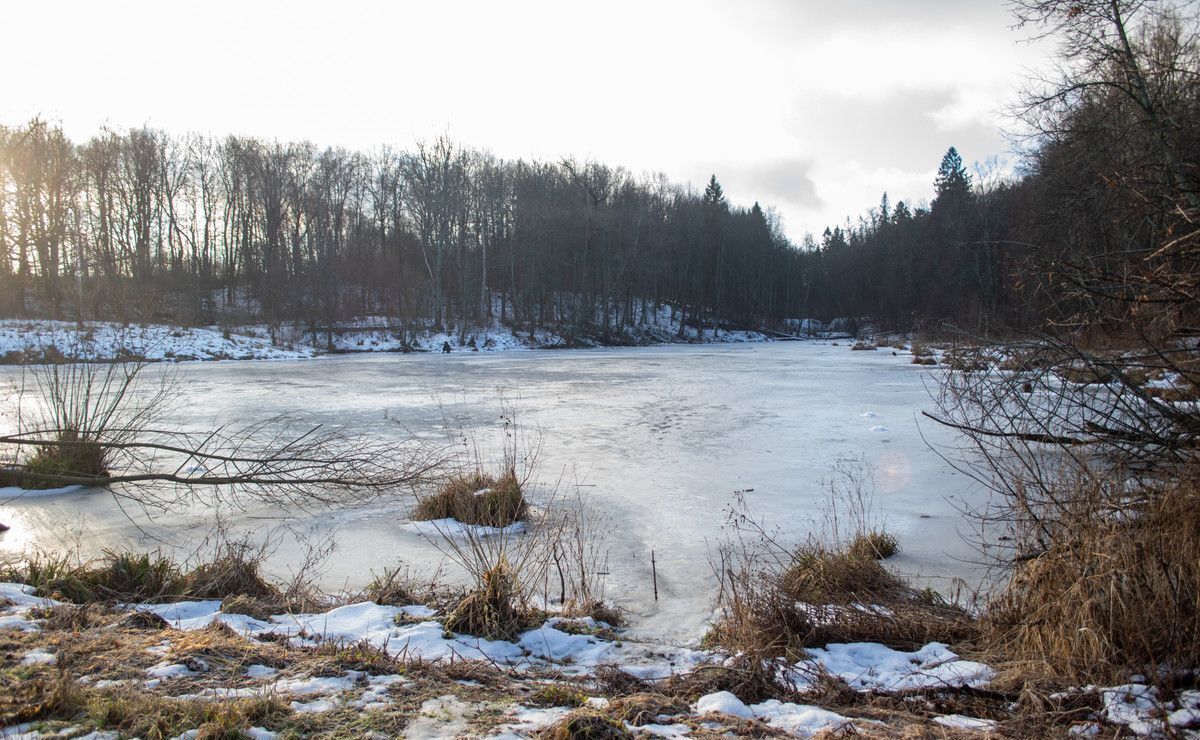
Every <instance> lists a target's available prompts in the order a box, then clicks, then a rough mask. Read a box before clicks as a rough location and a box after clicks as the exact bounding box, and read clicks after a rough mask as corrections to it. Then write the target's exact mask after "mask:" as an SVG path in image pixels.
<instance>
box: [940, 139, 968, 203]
mask: <svg viewBox="0 0 1200 740" xmlns="http://www.w3.org/2000/svg"><path fill="white" fill-rule="evenodd" d="M934 185H935V187H936V189H937V195H935V196H934V199H933V209H934V210H935V211H936V210H940V209H941V208H943V207H945V206H951V207H954V208H958V207H961V206H963V205H965V204H966V203H967V202H968V201H969V200H970V199H971V175H970V174H968V173H967V168H966V167H964V166H963V161H962V157H961V156H959V154H958V150H957V149H955V148H954V147H950V148H949V149H948V150H947V151H946V155H945V156H944V157H942V163H941V164H940V165H939V166H938V171H937V179H935V180H934Z"/></svg>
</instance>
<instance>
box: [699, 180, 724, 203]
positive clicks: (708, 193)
mask: <svg viewBox="0 0 1200 740" xmlns="http://www.w3.org/2000/svg"><path fill="white" fill-rule="evenodd" d="M704 202H705V204H707V205H710V206H724V205H725V192H724V191H723V190H721V183H719V182H717V176H716V175H713V176H712V177H711V178H709V180H708V186H707V187H706V188H704Z"/></svg>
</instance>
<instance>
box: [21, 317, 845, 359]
mask: <svg viewBox="0 0 1200 740" xmlns="http://www.w3.org/2000/svg"><path fill="white" fill-rule="evenodd" d="M842 336H845V333H844V332H840V331H828V330H827V329H826V328H825V326H824V325H822V324H820V322H816V321H813V320H804V321H800V322H793V323H792V324H790V325H788V326H787V327H786V330H785V331H773V330H768V329H765V328H760V329H752V328H744V327H740V328H739V327H733V326H730V325H725V324H722V325H716V326H711V327H706V328H705V330H704V331H703V332H701V331H700V330H698V329H697V328H696V327H694V326H691V325H687V326H681V325H680V323H679V318H678V317H676V316H672V313H671V310H670V308H669V307H662V308H661V309H660V310H659V311H658V312H657V313H656V314H653V315H647V316H643V317H642V320H641V321H639V322H638V323H635V324H630V325H627V326H623V327H621V328H620V329H618V330H613V331H608V332H603V331H599V330H588V331H582V330H572V329H570V328H568V327H565V326H560V327H557V328H556V327H541V328H532V329H520V328H516V327H513V326H510V325H507V324H504V323H502V322H499V321H491V322H489V323H487V324H482V325H480V324H461V325H455V326H450V327H441V328H439V327H435V326H433V325H432V323H431V322H424V323H423V324H409V325H403V326H401V325H396V324H395V323H394V322H391V321H389V320H388V319H387V318H386V317H368V318H364V319H357V320H353V321H346V322H340V323H338V324H335V325H330V326H322V327H314V326H302V325H291V324H285V325H281V326H276V327H273V328H272V327H269V326H267V325H264V324H245V325H238V326H224V327H219V326H209V327H181V326H173V325H166V324H120V323H116V322H105V321H88V322H84V323H83V325H82V326H81V325H79V324H77V323H74V322H69V321H51V320H44V319H36V320H25V319H3V320H0V364H10V365H14V364H30V363H40V362H63V361H70V360H80V359H82V360H93V361H102V362H108V361H119V360H129V359H136V360H144V361H149V362H186V361H196V360H300V359H310V358H313V357H317V356H320V355H326V354H349V353H359V352H434V353H437V352H443V351H445V350H446V349H447V348H448V349H449V350H450V351H451V352H501V351H515V350H537V349H575V348H594V347H629V346H648V345H660V344H742V343H747V342H769V341H775V340H792V339H812V338H838V337H842Z"/></svg>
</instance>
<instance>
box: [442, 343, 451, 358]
mask: <svg viewBox="0 0 1200 740" xmlns="http://www.w3.org/2000/svg"><path fill="white" fill-rule="evenodd" d="M442 354H443V355H448V354H450V343H449V342H442Z"/></svg>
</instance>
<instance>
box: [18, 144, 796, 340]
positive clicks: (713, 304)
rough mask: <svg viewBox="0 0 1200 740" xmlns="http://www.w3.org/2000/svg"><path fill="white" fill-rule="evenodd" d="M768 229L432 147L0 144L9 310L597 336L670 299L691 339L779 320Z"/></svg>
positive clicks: (779, 248) (717, 209)
mask: <svg viewBox="0 0 1200 740" xmlns="http://www.w3.org/2000/svg"><path fill="white" fill-rule="evenodd" d="M799 266H800V261H799V260H798V255H797V253H796V250H794V249H793V248H792V247H791V245H790V244H789V242H788V241H787V239H786V238H785V237H784V236H783V235H782V230H781V227H780V225H779V222H778V220H777V219H776V218H774V217H773V216H772V215H771V214H769V213H768V212H767V211H764V210H763V209H762V208H761V207H759V206H758V205H757V204H755V205H754V206H753V207H752V208H749V209H745V208H738V207H734V206H731V205H730V204H729V203H728V202H727V200H726V199H725V196H724V194H723V193H722V190H721V187H720V184H719V183H718V182H717V181H716V178H715V177H714V178H713V179H712V181H711V182H710V183H709V185H708V187H707V188H706V189H705V191H704V192H703V193H694V192H691V191H689V190H687V189H685V188H681V187H679V186H675V185H672V184H670V183H668V182H667V181H666V179H665V178H664V177H662V176H655V177H643V178H637V177H634V176H633V175H631V174H630V173H629V172H627V171H625V170H623V169H620V168H612V167H608V166H605V165H602V164H598V163H595V162H576V161H574V160H563V161H561V162H555V163H543V162H526V161H521V160H518V161H505V160H501V159H498V158H496V157H494V156H492V155H491V154H489V153H486V152H482V151H478V150H473V149H466V148H463V147H461V146H458V145H456V144H455V143H454V142H452V141H451V140H449V139H447V138H444V137H443V138H438V139H437V140H435V141H433V142H427V143H419V144H417V145H416V147H415V148H414V149H413V150H412V151H408V152H400V151H393V150H391V149H388V148H383V149H380V150H378V151H376V152H374V153H371V154H364V153H361V152H351V151H347V150H344V149H336V148H330V149H325V150H318V149H317V148H316V147H315V146H313V145H312V144H309V143H280V142H268V141H263V140H259V139H251V138H239V137H228V138H226V139H223V140H214V139H211V138H206V137H201V136H184V137H172V136H170V135H168V134H165V133H163V132H159V131H153V130H149V129H135V130H131V131H127V132H124V133H118V132H114V131H107V132H104V133H102V134H101V135H99V136H97V137H95V138H93V139H91V140H89V141H87V142H85V143H83V144H75V143H72V142H71V141H69V140H68V139H67V137H66V136H65V135H64V134H63V132H62V130H61V128H59V127H57V126H53V125H50V124H48V123H46V122H44V121H40V120H35V121H32V122H30V123H29V124H28V125H25V126H22V127H17V128H7V129H3V130H0V281H2V283H3V284H4V285H6V286H8V289H7V290H6V291H5V295H4V296H3V298H4V305H3V311H4V313H6V314H8V315H23V314H25V315H29V314H32V315H45V316H50V317H54V318H74V317H79V316H86V317H88V318H119V319H126V320H146V319H165V320H173V321H181V322H203V323H212V322H213V316H214V315H218V314H219V315H224V316H226V317H230V316H232V315H238V314H240V318H241V319H242V320H258V321H265V322H267V323H276V322H282V321H294V322H306V323H310V324H317V325H319V324H327V323H329V322H336V321H343V320H346V319H349V318H352V317H361V316H368V315H383V316H387V317H390V318H392V319H394V320H396V321H397V322H401V323H403V322H413V321H426V322H432V323H433V324H435V325H449V324H452V323H454V322H457V321H470V322H484V321H489V320H492V319H499V320H501V321H503V322H506V323H510V324H514V325H518V326H543V325H547V324H555V325H564V324H565V325H568V326H577V327H581V328H588V329H589V330H591V331H595V332H600V333H610V332H615V331H617V330H619V329H620V328H621V327H622V326H625V325H628V324H631V323H633V322H638V321H646V320H648V319H649V316H648V313H649V312H650V311H652V310H653V308H654V307H658V308H662V307H664V306H670V307H671V309H672V310H673V311H677V312H679V313H680V314H681V316H682V317H683V318H684V320H685V322H686V323H688V324H691V325H694V326H696V327H698V328H700V329H701V330H702V331H703V330H704V329H705V328H706V327H711V326H712V325H713V323H714V322H715V321H717V320H718V319H719V320H722V321H730V322H743V323H746V324H750V323H763V322H769V321H772V320H777V319H780V318H783V317H785V316H788V315H792V314H793V313H794V312H795V311H796V310H797V309H798V303H797V301H796V296H795V295H793V294H792V293H790V286H792V285H794V284H795V283H796V282H798V281H796V280H795V279H794V278H795V275H796V274H797V270H798V268H799Z"/></svg>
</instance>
